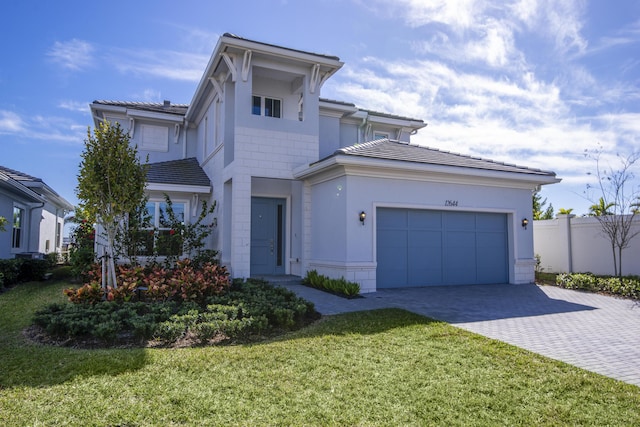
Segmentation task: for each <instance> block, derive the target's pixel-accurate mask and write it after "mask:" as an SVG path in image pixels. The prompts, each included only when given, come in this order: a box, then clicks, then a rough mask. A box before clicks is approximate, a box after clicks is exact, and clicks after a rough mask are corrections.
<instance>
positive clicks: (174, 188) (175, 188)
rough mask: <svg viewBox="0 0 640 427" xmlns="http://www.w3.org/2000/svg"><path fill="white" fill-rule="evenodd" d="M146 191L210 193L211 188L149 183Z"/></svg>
mask: <svg viewBox="0 0 640 427" xmlns="http://www.w3.org/2000/svg"><path fill="white" fill-rule="evenodd" d="M145 190H146V191H164V192H176V193H200V194H209V193H211V186H206V187H205V186H202V185H184V184H161V183H154V182H149V183H147V186H146V187H145Z"/></svg>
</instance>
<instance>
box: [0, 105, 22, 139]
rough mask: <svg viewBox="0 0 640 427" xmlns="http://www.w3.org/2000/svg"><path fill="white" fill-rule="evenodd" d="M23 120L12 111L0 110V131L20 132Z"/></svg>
mask: <svg viewBox="0 0 640 427" xmlns="http://www.w3.org/2000/svg"><path fill="white" fill-rule="evenodd" d="M23 127H24V122H23V121H22V118H20V116H19V115H17V114H16V113H14V112H13V111H6V110H0V133H17V132H21V131H22V129H23Z"/></svg>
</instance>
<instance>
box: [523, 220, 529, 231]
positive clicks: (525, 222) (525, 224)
mask: <svg viewBox="0 0 640 427" xmlns="http://www.w3.org/2000/svg"><path fill="white" fill-rule="evenodd" d="M527 225H529V220H528V219H527V218H522V228H524V229H525V230H526V229H527Z"/></svg>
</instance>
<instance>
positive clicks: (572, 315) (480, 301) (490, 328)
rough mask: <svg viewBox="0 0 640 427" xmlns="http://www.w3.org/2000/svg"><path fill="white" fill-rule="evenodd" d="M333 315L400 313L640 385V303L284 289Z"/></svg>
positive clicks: (521, 292)
mask: <svg viewBox="0 0 640 427" xmlns="http://www.w3.org/2000/svg"><path fill="white" fill-rule="evenodd" d="M283 285H284V286H285V287H287V288H289V289H291V290H292V291H294V292H296V293H297V294H298V295H299V296H301V297H303V298H305V299H307V300H309V301H312V302H313V303H314V304H315V306H316V309H317V310H318V311H319V312H320V313H322V314H325V315H329V314H338V313H344V312H350V311H360V310H372V309H377V308H388V307H396V308H403V309H406V310H409V311H412V312H414V313H418V314H422V315H424V316H428V317H431V318H433V319H438V320H442V321H445V322H448V323H451V324H453V325H455V326H458V327H460V328H463V329H467V330H469V331H472V332H475V333H478V334H481V335H484V336H487V337H490V338H495V339H497V340H500V341H504V342H506V343H509V344H513V345H515V346H518V347H521V348H524V349H527V350H530V351H533V352H535V353H538V354H542V355H544V356H547V357H550V358H553V359H557V360H561V361H563V362H566V363H569V364H571V365H574V366H578V367H580V368H583V369H586V370H589V371H592V372H596V373H599V374H602V375H606V376H608V377H611V378H615V379H618V380H621V381H625V382H628V383H631V384H635V385H637V386H640V303H637V302H633V301H628V300H623V299H618V298H613V297H607V296H602V295H596V294H589V293H583V292H578V291H571V290H566V289H560V288H556V287H552V286H537V285H470V286H433V287H425V288H403V289H393V290H392V289H389V290H381V291H378V292H374V293H370V294H365V296H364V298H358V299H353V300H347V299H344V298H341V297H337V296H334V295H331V294H327V293H325V292H321V291H318V290H316V289H311V288H308V287H305V286H302V285H297V284H283Z"/></svg>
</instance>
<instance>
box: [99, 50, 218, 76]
mask: <svg viewBox="0 0 640 427" xmlns="http://www.w3.org/2000/svg"><path fill="white" fill-rule="evenodd" d="M110 56H111V58H109V59H110V62H111V63H112V64H114V66H115V67H116V69H117V70H118V71H120V72H121V73H133V74H136V75H146V76H154V77H160V78H165V79H170V80H180V81H189V82H198V81H200V78H201V77H202V72H203V71H204V69H205V67H206V66H207V62H208V60H209V55H205V54H194V53H187V52H177V51H166V50H164V51H163V50H161V51H153V50H124V49H121V50H118V51H115V53H114V54H112V55H110Z"/></svg>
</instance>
